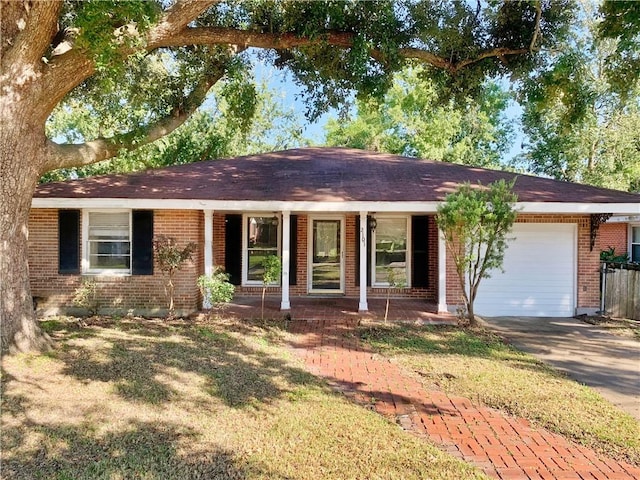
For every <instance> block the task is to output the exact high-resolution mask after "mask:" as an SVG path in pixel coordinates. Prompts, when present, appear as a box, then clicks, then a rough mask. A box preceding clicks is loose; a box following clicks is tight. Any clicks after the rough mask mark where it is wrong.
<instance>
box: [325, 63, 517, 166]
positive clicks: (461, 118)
mask: <svg viewBox="0 0 640 480" xmlns="http://www.w3.org/2000/svg"><path fill="white" fill-rule="evenodd" d="M508 100H509V96H508V94H507V93H506V92H504V91H503V90H502V89H501V88H500V87H499V86H498V85H497V84H495V83H486V84H485V85H483V86H482V88H481V94H479V95H478V99H477V100H474V99H472V98H470V97H467V98H465V99H461V100H460V101H458V102H454V101H453V100H451V101H449V102H447V103H443V102H442V101H441V98H440V96H439V93H438V88H437V86H436V85H435V84H434V82H433V80H431V78H429V77H428V76H427V75H426V72H425V70H424V69H423V68H421V67H420V66H414V67H412V68H408V69H405V70H403V71H402V72H400V73H399V74H398V75H397V76H396V77H395V80H394V83H393V85H392V87H391V88H390V89H389V90H388V91H387V93H386V94H385V96H384V98H383V99H382V100H381V101H377V100H375V99H373V100H364V99H362V100H359V101H358V102H357V104H356V105H357V110H356V115H355V117H354V119H353V120H351V121H347V122H345V121H344V120H335V119H334V120H331V121H330V122H328V124H327V143H328V144H330V145H337V146H349V147H355V148H363V149H368V150H374V151H383V152H388V153H395V154H400V155H407V156H415V157H421V158H429V159H433V160H444V161H447V162H456V163H464V164H468V165H479V166H492V167H500V163H501V162H500V161H501V157H502V156H503V155H504V154H505V153H506V151H507V150H508V148H509V146H510V144H511V139H512V126H511V125H510V124H509V123H508V122H507V119H506V118H505V115H504V114H505V109H506V107H507V105H508Z"/></svg>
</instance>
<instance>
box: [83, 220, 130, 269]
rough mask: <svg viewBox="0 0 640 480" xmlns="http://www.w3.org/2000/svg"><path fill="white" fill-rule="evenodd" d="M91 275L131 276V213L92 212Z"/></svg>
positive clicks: (89, 228) (88, 242) (90, 241)
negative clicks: (128, 274)
mask: <svg viewBox="0 0 640 480" xmlns="http://www.w3.org/2000/svg"><path fill="white" fill-rule="evenodd" d="M87 220H88V232H87V233H88V237H87V255H86V256H87V262H88V271H89V272H117V273H129V272H131V212H129V211H125V212H88V216H87Z"/></svg>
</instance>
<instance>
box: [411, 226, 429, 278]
mask: <svg viewBox="0 0 640 480" xmlns="http://www.w3.org/2000/svg"><path fill="white" fill-rule="evenodd" d="M411 248H412V252H411V273H412V279H411V286H413V287H428V286H429V217H428V216H427V215H414V216H413V217H411Z"/></svg>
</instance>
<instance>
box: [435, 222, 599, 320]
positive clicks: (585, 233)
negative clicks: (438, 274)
mask: <svg viewBox="0 0 640 480" xmlns="http://www.w3.org/2000/svg"><path fill="white" fill-rule="evenodd" d="M516 222H518V223H575V224H577V225H578V279H577V282H578V283H577V289H578V298H577V308H597V307H599V305H600V276H599V267H600V250H599V249H598V247H597V243H598V242H596V247H595V248H594V249H593V251H591V250H590V248H589V244H590V217H589V215H543V214H539V215H526V214H525V215H520V216H519V217H518V219H517V220H516ZM457 283H458V279H457V276H456V273H455V266H454V265H453V261H452V260H451V255H447V304H448V305H449V306H452V305H460V303H459V298H461V289H460V287H459V286H458V285H457Z"/></svg>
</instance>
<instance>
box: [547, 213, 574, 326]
mask: <svg viewBox="0 0 640 480" xmlns="http://www.w3.org/2000/svg"><path fill="white" fill-rule="evenodd" d="M552 225H553V224H552ZM555 225H563V224H561V223H560V224H555ZM564 225H566V223H565V224H564ZM571 225H573V228H572V230H573V241H572V242H571V246H572V247H573V255H572V256H573V261H572V262H571V264H572V265H573V312H574V313H573V314H574V315H578V289H579V288H580V286H579V285H578V284H579V283H580V279H579V278H578V224H577V223H573V224H571Z"/></svg>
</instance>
